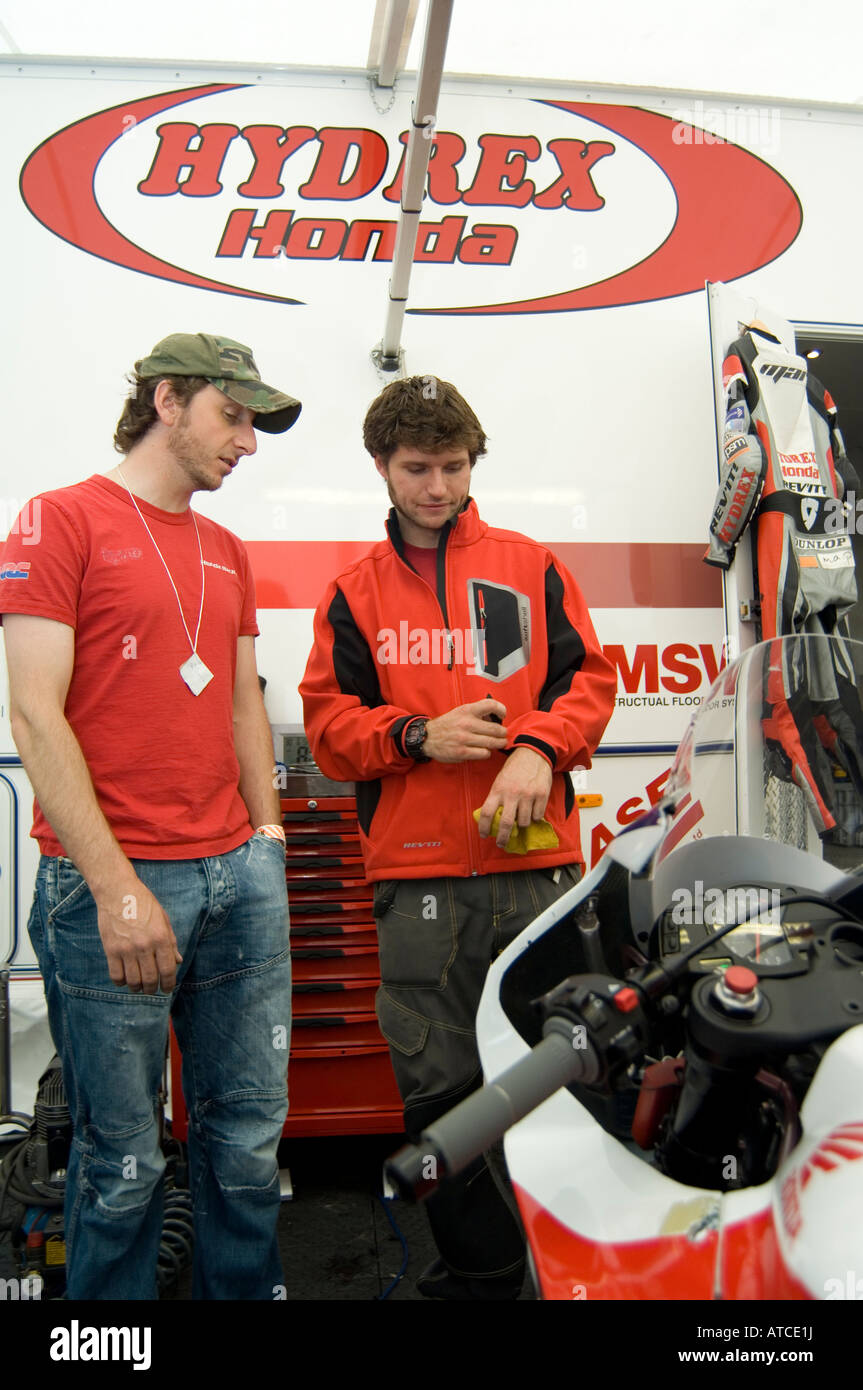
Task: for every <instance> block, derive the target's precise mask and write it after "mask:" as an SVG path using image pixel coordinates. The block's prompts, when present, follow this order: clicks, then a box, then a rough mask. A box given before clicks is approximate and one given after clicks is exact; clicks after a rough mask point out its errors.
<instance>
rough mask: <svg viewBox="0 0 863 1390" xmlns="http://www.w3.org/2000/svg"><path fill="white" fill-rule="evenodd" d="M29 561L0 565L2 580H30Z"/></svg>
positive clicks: (8, 561) (11, 561) (15, 561)
mask: <svg viewBox="0 0 863 1390" xmlns="http://www.w3.org/2000/svg"><path fill="white" fill-rule="evenodd" d="M29 578H30V561H29V560H7V561H6V562H5V563H4V564H2V565H0V579H29Z"/></svg>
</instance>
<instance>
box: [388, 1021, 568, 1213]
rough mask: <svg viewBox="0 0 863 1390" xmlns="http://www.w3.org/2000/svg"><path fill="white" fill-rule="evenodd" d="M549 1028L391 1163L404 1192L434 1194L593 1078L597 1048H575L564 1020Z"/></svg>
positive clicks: (391, 1172)
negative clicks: (568, 1090)
mask: <svg viewBox="0 0 863 1390" xmlns="http://www.w3.org/2000/svg"><path fill="white" fill-rule="evenodd" d="M546 1027H547V1029H548V1032H547V1033H546V1036H545V1037H544V1038H543V1040H542V1042H540V1043H538V1044H537V1045H536V1047H534V1048H533V1049H532V1050H531V1052H530V1053H529V1055H528V1056H527V1057H523V1058H522V1059H521V1061H520V1062H516V1063H515V1065H514V1066H512V1067H510V1068H509V1070H508V1071H505V1072H504V1073H503V1074H502V1075H501V1076H499V1077H497V1078H496V1080H494V1081H492V1082H489V1083H488V1084H486V1085H485V1086H483V1087H482V1088H481V1089H480V1090H479V1091H475V1092H474V1093H473V1095H470V1096H468V1097H467V1099H466V1100H463V1101H462V1102H461V1104H459V1105H457V1106H456V1107H455V1109H454V1110H450V1112H449V1114H447V1115H443V1116H442V1117H441V1119H439V1120H436V1121H435V1123H434V1124H433V1125H429V1127H428V1129H425V1130H423V1133H422V1135H421V1137H420V1142H419V1144H409V1145H406V1146H405V1147H404V1148H403V1149H400V1150H399V1152H398V1153H397V1154H394V1155H393V1157H392V1158H391V1159H389V1160H388V1161H387V1163H386V1164H385V1171H386V1173H387V1176H388V1177H389V1178H390V1179H391V1180H392V1181H393V1182H394V1183H395V1185H396V1186H397V1188H398V1189H399V1192H400V1193H401V1194H402V1196H405V1197H408V1198H409V1199H413V1198H418V1199H422V1198H424V1197H428V1196H430V1195H431V1193H432V1192H433V1191H434V1190H435V1188H436V1187H437V1185H438V1183H439V1181H440V1179H441V1178H442V1177H447V1176H450V1175H451V1174H453V1173H460V1172H461V1170H462V1169H463V1168H466V1167H467V1165H468V1164H469V1163H472V1162H473V1160H474V1159H475V1158H478V1157H479V1155H480V1154H482V1153H484V1152H485V1151H486V1149H489V1148H491V1146H492V1145H493V1144H495V1143H496V1142H497V1141H498V1139H500V1138H501V1137H502V1135H504V1134H505V1133H506V1131H507V1130H508V1129H510V1128H511V1126H512V1125H514V1124H516V1123H517V1122H518V1121H519V1120H522V1119H524V1116H525V1115H528V1114H530V1112H531V1110H535V1109H536V1107H537V1106H538V1105H541V1104H542V1102H543V1101H545V1100H548V1098H549V1096H552V1095H554V1093H555V1091H558V1090H560V1088H561V1086H566V1085H567V1084H568V1083H569V1082H571V1081H579V1080H587V1081H589V1080H591V1079H592V1078H593V1075H594V1074H595V1063H596V1054H595V1053H594V1051H593V1048H592V1047H591V1046H590V1045H589V1044H588V1046H587V1047H584V1046H581V1047H576V1046H574V1045H573V1031H572V1027H571V1025H569V1024H568V1023H566V1021H565V1020H563V1019H556V1018H555V1019H550V1020H549V1023H548V1024H547V1025H546Z"/></svg>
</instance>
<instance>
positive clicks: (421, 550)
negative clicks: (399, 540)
mask: <svg viewBox="0 0 863 1390" xmlns="http://www.w3.org/2000/svg"><path fill="white" fill-rule="evenodd" d="M405 555H406V556H407V558H408V560H409V561H410V563H411V564H412V565H413V567H414V569H415V570H416V572H417V574H419V575H421V577H422V578H423V579H424V580H425V582H426V584H428V586H429V588H431V589H434V591H435V593H437V546H435V547H434V548H433V549H430V550H427V549H426V548H425V546H421V545H408V543H407V541H405Z"/></svg>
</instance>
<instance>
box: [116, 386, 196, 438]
mask: <svg viewBox="0 0 863 1390" xmlns="http://www.w3.org/2000/svg"><path fill="white" fill-rule="evenodd" d="M126 380H127V381H128V382H129V383H130V384H131V385H132V387H133V390H132V391H130V393H129V395H128V396H127V398H126V403H125V405H124V406H123V414H122V415H121V416H120V419H119V421H118V422H117V428H116V430H115V432H114V448H115V449H116V450H117V453H118V454H128V453H129V451H130V449H132V448H133V447H134V445H135V444H137V443H138V441H139V440H141V439H143V438H144V435H145V434H146V433H147V431H148V430H149V428H150V426H151V425H153V424H155V422H156V421H157V420H158V418H159V416H158V413H157V411H156V407H155V405H154V404H153V397H154V396H155V394H156V387H157V386H158V385H159V382H160V381H167V382H168V384H169V385H170V387H171V390H172V391H173V393H174V395H175V396H176V398H177V400H178V401H179V403H180V405H181V406H183V407H184V408H185V407H186V406H187V405H188V404H189V401H190V400H191V399H192V397H193V396H194V395H196V394H197V392H198V391H201V390H202V389H203V388H204V387H205V386H209V385H210V383H209V381H207V379H206V378H205V377H202V376H138V374H137V372H130V373H129V375H128V376H127V378H126Z"/></svg>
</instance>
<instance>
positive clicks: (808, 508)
mask: <svg viewBox="0 0 863 1390" xmlns="http://www.w3.org/2000/svg"><path fill="white" fill-rule="evenodd" d="M818 505H819V504H818V499H817V498H810V497H804V498H801V500H800V515H801V517H802V518H803V525H804V526H805V527H806V530H807V531H811V530H812V527H813V526H814V525H815V523H816V521H817V520H818Z"/></svg>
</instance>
